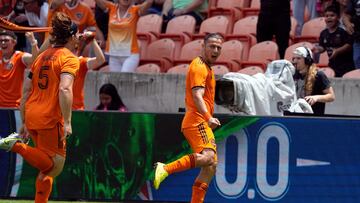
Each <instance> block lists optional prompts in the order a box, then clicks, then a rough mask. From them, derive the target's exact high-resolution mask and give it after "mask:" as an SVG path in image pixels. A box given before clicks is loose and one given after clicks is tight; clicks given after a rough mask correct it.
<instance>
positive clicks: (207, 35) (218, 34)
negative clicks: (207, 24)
mask: <svg viewBox="0 0 360 203" xmlns="http://www.w3.org/2000/svg"><path fill="white" fill-rule="evenodd" d="M210 38H216V39H221V40H222V41H224V37H223V36H222V35H221V34H220V33H217V32H216V33H208V34H206V35H205V37H204V44H206V43H207V42H208V41H209V39H210Z"/></svg>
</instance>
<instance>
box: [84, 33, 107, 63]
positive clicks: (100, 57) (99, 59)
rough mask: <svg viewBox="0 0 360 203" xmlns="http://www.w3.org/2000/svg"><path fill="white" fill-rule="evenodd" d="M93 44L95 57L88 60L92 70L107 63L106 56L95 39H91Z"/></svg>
mask: <svg viewBox="0 0 360 203" xmlns="http://www.w3.org/2000/svg"><path fill="white" fill-rule="evenodd" d="M91 46H92V47H93V48H94V53H95V57H93V58H90V59H89V60H88V62H87V67H88V69H90V70H94V69H97V68H98V67H100V66H101V65H102V64H104V63H105V56H104V54H103V52H102V50H101V48H100V46H99V45H98V43H97V42H96V40H95V39H93V40H92V41H91Z"/></svg>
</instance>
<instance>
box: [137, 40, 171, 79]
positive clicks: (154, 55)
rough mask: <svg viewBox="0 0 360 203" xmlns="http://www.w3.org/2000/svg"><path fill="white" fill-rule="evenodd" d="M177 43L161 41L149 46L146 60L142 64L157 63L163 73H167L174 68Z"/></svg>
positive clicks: (141, 61)
mask: <svg viewBox="0 0 360 203" xmlns="http://www.w3.org/2000/svg"><path fill="white" fill-rule="evenodd" d="M174 52H175V42H174V41H173V40H171V39H159V40H156V41H154V42H152V43H151V44H149V46H148V48H147V50H146V53H145V57H144V59H141V60H140V64H141V65H142V64H147V63H156V64H158V65H159V66H160V68H161V72H166V71H167V69H169V68H170V67H171V66H172V61H173V59H174Z"/></svg>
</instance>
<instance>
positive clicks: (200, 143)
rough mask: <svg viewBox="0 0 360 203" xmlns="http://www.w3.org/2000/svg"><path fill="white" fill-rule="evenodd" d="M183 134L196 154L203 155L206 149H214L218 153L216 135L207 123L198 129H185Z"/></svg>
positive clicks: (200, 125)
mask: <svg viewBox="0 0 360 203" xmlns="http://www.w3.org/2000/svg"><path fill="white" fill-rule="evenodd" d="M182 132H183V134H184V136H185V138H186V140H187V141H188V142H189V144H190V146H191V148H192V150H193V151H194V152H195V153H201V152H202V151H203V150H204V149H212V150H214V152H215V153H216V144H215V137H214V133H213V132H212V130H211V128H210V127H209V126H208V124H207V123H206V122H202V123H200V124H199V125H198V126H196V127H190V128H184V129H182Z"/></svg>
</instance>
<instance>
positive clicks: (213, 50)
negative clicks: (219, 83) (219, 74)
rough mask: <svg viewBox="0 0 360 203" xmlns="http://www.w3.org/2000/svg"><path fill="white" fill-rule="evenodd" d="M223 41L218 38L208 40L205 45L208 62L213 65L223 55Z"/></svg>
mask: <svg viewBox="0 0 360 203" xmlns="http://www.w3.org/2000/svg"><path fill="white" fill-rule="evenodd" d="M222 43H223V41H222V40H221V39H217V38H210V39H208V41H207V43H206V44H205V45H204V51H205V58H206V61H207V62H209V63H211V64H213V63H214V62H215V61H216V59H217V58H218V57H219V56H220V54H221V45H222Z"/></svg>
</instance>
